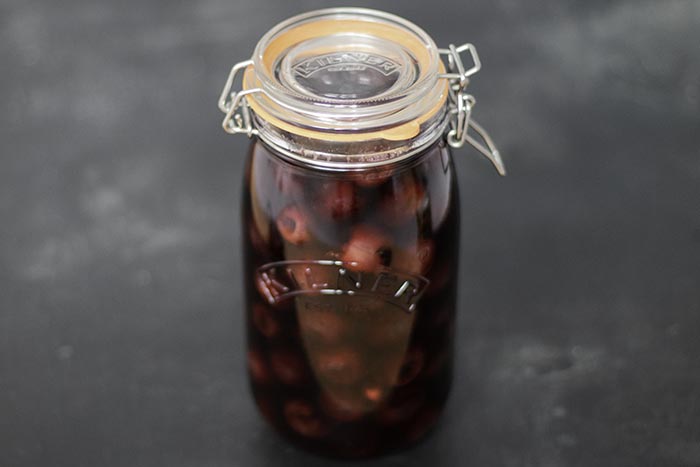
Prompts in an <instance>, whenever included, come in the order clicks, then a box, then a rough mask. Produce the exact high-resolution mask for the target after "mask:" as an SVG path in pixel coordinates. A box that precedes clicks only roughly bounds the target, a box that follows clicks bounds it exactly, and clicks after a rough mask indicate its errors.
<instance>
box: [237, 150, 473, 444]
mask: <svg viewBox="0 0 700 467" xmlns="http://www.w3.org/2000/svg"><path fill="white" fill-rule="evenodd" d="M243 215H244V224H243V225H244V233H243V239H244V240H243V241H244V255H245V275H246V287H247V291H246V300H247V306H246V313H247V321H246V323H247V341H248V348H247V358H248V371H249V376H250V381H251V386H252V391H253V396H254V399H255V401H256V403H257V405H258V408H259V410H260V412H261V413H262V415H263V416H264V417H265V418H266V419H267V420H268V421H269V422H270V423H271V424H272V425H273V426H274V427H275V428H276V429H277V430H278V431H279V432H281V433H282V434H284V435H285V436H287V437H288V438H291V439H292V440H293V441H294V442H295V443H296V444H298V445H300V446H302V447H304V448H306V449H308V450H311V451H314V452H317V453H321V454H324V455H329V456H336V457H367V456H372V455H378V454H382V453H385V452H387V451H390V450H393V449H396V448H400V447H404V446H407V445H409V444H412V443H413V442H415V441H417V440H418V439H420V438H421V437H423V435H425V434H426V433H427V432H428V431H429V430H430V428H431V427H432V426H433V425H434V424H435V423H436V421H437V418H438V416H439V414H440V413H441V411H442V408H443V406H444V404H445V401H446V399H447V395H448V391H449V387H450V382H451V374H452V357H453V333H454V324H455V299H456V280H457V262H458V257H459V254H458V242H459V233H458V231H459V205H458V196H457V187H456V181H455V174H454V169H453V166H452V162H451V158H450V154H449V149H448V148H447V147H445V145H444V144H443V143H442V142H439V143H436V144H434V145H433V146H431V147H430V148H429V149H427V150H425V151H424V152H423V153H422V154H420V155H417V156H415V157H413V158H411V159H410V160H409V161H407V162H405V163H402V164H393V165H385V166H381V167H379V168H375V169H370V170H367V171H362V172H328V171H319V170H314V169H311V168H305V167H299V166H296V165H293V164H291V163H289V162H287V161H285V160H283V159H282V158H281V157H280V156H279V155H277V154H275V153H274V151H273V150H271V149H269V148H268V147H267V146H265V145H264V144H263V143H262V142H260V141H259V140H256V141H254V142H253V143H252V146H251V151H250V154H249V159H248V166H247V170H246V185H245V188H244V204H243Z"/></svg>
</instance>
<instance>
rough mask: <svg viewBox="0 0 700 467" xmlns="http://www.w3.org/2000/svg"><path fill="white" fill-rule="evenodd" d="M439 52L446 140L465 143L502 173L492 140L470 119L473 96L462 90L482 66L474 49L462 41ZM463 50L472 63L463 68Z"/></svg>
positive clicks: (502, 168)
mask: <svg viewBox="0 0 700 467" xmlns="http://www.w3.org/2000/svg"><path fill="white" fill-rule="evenodd" d="M438 51H439V52H440V55H445V56H446V57H447V63H446V68H447V72H446V73H442V74H440V75H439V77H440V78H444V79H447V80H448V81H449V91H448V92H449V96H448V99H449V107H450V108H449V113H450V129H449V131H448V132H447V143H448V144H449V145H450V146H452V147H453V148H461V147H462V146H464V143H465V142H468V143H469V144H471V145H472V146H473V147H474V148H475V149H476V150H477V151H479V152H480V153H481V154H483V155H484V156H485V157H486V158H487V159H488V160H490V161H491V163H492V164H493V165H494V167H496V170H497V171H498V173H499V174H500V175H505V174H506V169H505V166H504V165H503V160H502V159H501V155H500V153H499V152H498V149H496V146H495V145H494V143H493V140H492V139H491V137H490V136H489V134H488V133H487V132H486V131H485V130H484V129H483V128H482V127H481V125H479V124H478V123H476V122H475V121H474V120H473V119H472V118H471V114H472V109H473V108H474V105H475V104H476V99H475V98H474V96H472V95H471V94H468V93H466V92H465V90H466V88H467V86H468V85H469V77H470V76H472V75H473V74H475V73H477V72H478V71H479V70H480V69H481V60H479V55H478V54H477V52H476V48H475V47H474V46H473V45H472V44H463V45H460V46H459V47H456V46H454V45H453V44H450V45H449V48H447V49H438ZM465 51H468V52H469V54H470V55H471V59H472V63H473V65H472V67H471V68H469V69H465V67H464V63H463V62H462V57H461V54H462V52H465ZM470 128H471V129H473V130H474V132H476V133H477V135H478V136H479V137H480V138H481V140H482V141H483V143H484V144H485V146H484V144H482V143H481V142H480V141H479V140H478V139H476V138H474V137H473V136H472V135H470V134H469V129H470Z"/></svg>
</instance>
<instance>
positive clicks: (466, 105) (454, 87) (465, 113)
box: [218, 43, 506, 176]
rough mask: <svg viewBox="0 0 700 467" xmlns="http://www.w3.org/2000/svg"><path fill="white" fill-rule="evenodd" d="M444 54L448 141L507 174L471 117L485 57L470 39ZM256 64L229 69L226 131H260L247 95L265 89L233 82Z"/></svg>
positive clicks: (222, 104)
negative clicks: (465, 57)
mask: <svg viewBox="0 0 700 467" xmlns="http://www.w3.org/2000/svg"><path fill="white" fill-rule="evenodd" d="M466 51H468V52H469V54H470V56H471V60H472V63H473V65H472V67H471V68H469V69H465V68H464V63H463V62H462V58H461V54H462V53H463V52H466ZM438 52H439V54H440V55H441V56H443V55H444V56H446V58H447V63H446V68H447V72H446V73H441V74H439V75H438V77H439V78H441V79H447V80H448V82H449V96H448V106H449V109H448V113H449V115H450V121H449V128H450V129H449V131H448V132H447V143H448V144H449V145H450V146H451V147H453V148H461V147H462V146H464V143H466V142H468V143H469V144H470V145H472V146H473V147H474V148H475V149H476V150H477V151H479V152H480V153H481V154H482V155H483V156H484V157H486V158H487V159H488V160H489V161H491V163H492V164H493V166H494V167H495V168H496V170H497V171H498V173H499V174H500V175H501V176H503V175H505V174H506V169H505V166H504V164H503V160H502V159H501V155H500V153H499V152H498V149H497V148H496V145H495V144H494V142H493V140H492V139H491V137H490V136H489V134H488V133H487V132H486V130H484V128H483V127H482V126H481V125H479V124H478V123H477V122H476V121H474V120H473V119H472V118H471V113H472V109H473V108H474V105H475V104H476V99H475V98H474V96H472V95H471V94H468V93H466V92H465V91H466V88H467V86H468V85H469V78H470V77H471V76H472V75H474V74H476V73H477V72H478V71H479V70H481V60H480V59H479V55H478V53H477V52H476V48H475V47H474V45H472V44H469V43H466V44H462V45H460V46H459V47H456V46H455V45H454V44H450V45H449V46H448V48H447V49H438ZM252 65H253V60H245V61H242V62H239V63H236V64H235V65H234V66H233V68H231V71H230V72H229V75H228V78H227V79H226V84H225V85H224V89H223V90H222V92H221V96H220V97H219V102H218V105H219V109H220V110H221V111H222V112H223V113H224V114H226V116H225V117H224V120H223V122H222V127H223V129H224V131H226V132H227V133H230V134H240V133H244V134H246V135H248V137H249V138H250V137H252V136H253V135H257V134H258V130H257V129H256V128H255V127H254V126H253V118H252V111H251V109H250V105H249V104H248V100H247V98H246V96H248V95H250V94H255V93H258V92H262V93H265V91H264V90H263V89H261V88H251V89H246V90H241V91H234V90H233V86H234V83H235V81H236V79H237V77H238V75H239V74H242V72H245V69H246V68H248V67H249V66H252ZM470 128H471V129H472V130H473V131H474V133H476V135H478V137H479V138H480V140H479V139H477V138H475V137H474V136H472V135H471V134H470V132H469V129H470Z"/></svg>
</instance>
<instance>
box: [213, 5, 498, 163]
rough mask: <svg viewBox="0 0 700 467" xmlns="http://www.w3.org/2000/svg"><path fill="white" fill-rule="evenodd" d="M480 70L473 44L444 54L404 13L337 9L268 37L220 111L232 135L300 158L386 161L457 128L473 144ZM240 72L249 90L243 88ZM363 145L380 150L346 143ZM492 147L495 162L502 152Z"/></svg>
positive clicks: (302, 18) (456, 136) (239, 69)
mask: <svg viewBox="0 0 700 467" xmlns="http://www.w3.org/2000/svg"><path fill="white" fill-rule="evenodd" d="M466 50H469V51H470V52H472V57H473V61H474V66H473V67H472V68H470V69H469V70H465V69H464V66H463V64H462V61H461V58H460V52H463V51H466ZM441 54H444V55H446V56H448V60H447V67H446V66H445V64H443V62H442V60H441ZM479 68H480V63H479V59H478V56H477V55H476V52H475V51H474V50H473V47H472V46H471V45H469V44H467V45H466V48H465V49H464V50H458V48H455V47H454V46H451V48H450V49H446V50H443V49H438V48H437V47H436V45H435V43H434V42H433V40H432V39H431V38H430V36H429V35H428V34H427V33H425V31H423V30H422V29H421V28H419V27H418V26H416V25H415V24H413V23H411V22H409V21H407V20H405V19H403V18H400V17H398V16H395V15H392V14H389V13H384V12H380V11H376V10H370V9H365V8H329V9H324V10H317V11H312V12H309V13H305V14H302V15H298V16H295V17H293V18H290V19H288V20H286V21H283V22H282V23H280V24H278V25H277V26H275V27H273V28H272V29H271V30H270V31H268V32H267V33H266V34H265V35H264V36H263V37H262V38H261V39H260V41H259V42H258V44H257V46H256V48H255V51H254V53H253V57H252V58H251V59H250V60H247V61H245V62H241V63H239V64H237V65H236V66H234V67H233V69H232V71H231V74H230V75H229V79H228V81H227V83H226V86H225V88H224V91H223V93H222V95H221V99H220V102H219V106H220V107H221V109H222V110H223V111H224V112H225V113H226V115H227V117H226V119H225V120H224V129H226V131H228V132H230V133H247V134H248V135H249V136H251V135H253V134H260V135H261V137H263V139H264V140H266V141H268V142H272V143H274V144H273V145H274V146H275V147H276V148H280V149H282V150H283V152H286V153H289V155H290V156H291V157H294V158H296V159H303V160H304V161H306V162H308V161H309V160H311V161H313V162H314V163H315V164H316V165H322V166H329V167H331V166H332V167H340V168H351V167H352V168H355V167H358V166H360V165H361V166H366V165H378V164H381V163H384V162H386V161H389V160H396V159H399V158H403V157H407V156H408V155H410V154H409V153H412V152H415V150H416V149H417V148H418V147H419V146H422V147H424V146H425V145H426V144H428V143H431V142H433V141H434V140H435V139H436V138H437V136H440V135H441V134H443V133H444V131H445V128H446V127H448V126H449V127H450V132H451V133H452V137H451V138H450V136H449V134H448V141H450V144H451V145H453V146H461V145H462V144H463V143H464V141H467V139H468V137H469V136H468V135H467V133H468V131H467V129H468V128H467V127H468V126H469V125H468V121H469V113H470V112H471V106H473V104H474V100H473V98H472V97H471V96H469V98H470V99H465V98H464V95H463V93H462V92H461V91H462V89H464V87H466V84H467V83H468V79H469V76H471V74H473V73H475V72H476V71H478V69H479ZM239 75H242V90H241V91H238V92H234V91H232V87H233V84H234V80H235V79H236V78H237V76H239ZM455 84H456V87H455V86H454V85H455ZM455 116H457V118H452V117H455ZM358 142H372V145H371V146H368V147H367V149H368V150H363V149H361V148H358V147H357V144H346V143H358ZM486 142H487V143H488V142H489V141H486ZM292 146H296V147H295V148H294V147H292ZM370 147H371V148H374V149H372V150H369V148H370ZM484 149H485V150H486V152H487V153H489V157H492V156H493V154H492V153H493V152H494V150H495V148H494V149H493V150H492V149H490V148H484ZM496 157H497V158H498V153H497V152H496ZM498 160H500V158H499V159H498ZM500 165H502V164H500Z"/></svg>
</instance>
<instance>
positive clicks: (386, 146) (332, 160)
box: [252, 106, 449, 171]
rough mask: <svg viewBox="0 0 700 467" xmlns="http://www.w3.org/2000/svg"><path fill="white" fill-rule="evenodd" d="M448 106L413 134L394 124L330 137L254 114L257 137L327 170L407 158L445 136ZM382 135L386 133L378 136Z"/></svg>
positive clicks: (357, 168)
mask: <svg viewBox="0 0 700 467" xmlns="http://www.w3.org/2000/svg"><path fill="white" fill-rule="evenodd" d="M448 116H449V112H448V107H447V106H443V107H441V108H440V109H439V110H438V111H437V112H435V113H434V114H433V115H432V116H430V117H429V118H427V119H426V120H424V121H422V122H416V128H415V130H414V131H412V133H413V134H411V135H406V134H405V133H403V134H401V133H393V132H392V128H391V127H389V128H386V129H385V130H384V131H383V132H373V133H372V134H371V136H370V137H368V135H366V134H363V133H333V134H332V135H331V134H329V137H328V138H327V139H324V138H322V137H319V136H322V135H319V134H318V133H317V132H311V133H308V134H303V132H291V131H288V130H286V129H283V128H280V126H277V125H275V124H274V123H271V122H270V121H268V120H265V119H263V118H261V117H259V116H258V115H257V114H253V116H252V118H253V125H254V127H255V129H256V130H257V131H256V133H257V135H258V137H259V138H260V139H261V140H262V141H263V142H265V143H266V144H267V145H269V146H270V147H271V148H272V149H274V150H276V151H277V152H279V153H280V154H282V155H284V156H285V157H287V158H289V159H292V160H293V161H295V162H296V163H301V164H303V165H307V166H311V167H314V168H319V169H325V170H331V171H333V170H343V171H348V170H349V171H353V170H363V169H368V168H372V167H378V166H382V165H386V164H390V163H395V162H398V161H403V160H406V159H408V158H410V157H412V156H414V155H417V154H418V153H420V152H421V151H422V150H423V149H425V148H427V147H428V146H430V145H431V144H433V143H434V142H435V141H436V140H437V139H439V138H442V137H444V135H445V133H446V130H447V128H448V126H449V118H448ZM379 135H383V136H385V137H378V136H379Z"/></svg>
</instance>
